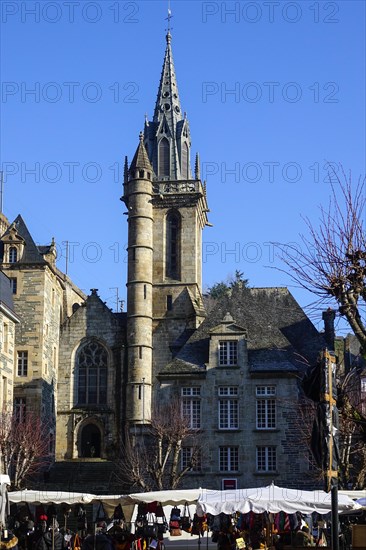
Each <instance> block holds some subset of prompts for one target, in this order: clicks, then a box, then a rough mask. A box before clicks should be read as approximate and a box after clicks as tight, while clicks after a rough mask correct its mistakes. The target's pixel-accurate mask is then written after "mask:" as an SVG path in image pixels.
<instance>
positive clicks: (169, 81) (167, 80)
mask: <svg viewBox="0 0 366 550" xmlns="http://www.w3.org/2000/svg"><path fill="white" fill-rule="evenodd" d="M171 42H172V35H171V34H170V31H168V33H167V35H166V44H167V45H166V50H165V56H164V63H163V69H162V72H161V77H160V84H159V91H158V97H157V99H156V104H155V111H154V122H158V121H159V120H161V119H162V117H163V116H164V115H165V116H166V118H167V121H168V123H169V126H170V129H171V130H173V128H174V127H175V125H176V123H177V121H179V120H182V110H181V107H180V101H179V94H178V85H177V79H176V76H175V69H174V62H173V54H172V47H171Z"/></svg>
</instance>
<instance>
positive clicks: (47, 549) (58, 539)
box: [34, 520, 66, 550]
mask: <svg viewBox="0 0 366 550" xmlns="http://www.w3.org/2000/svg"><path fill="white" fill-rule="evenodd" d="M45 524H46V525H45ZM65 548H66V544H65V539H64V537H63V535H62V533H60V531H59V528H58V523H57V521H55V520H54V521H53V523H52V526H51V527H50V528H49V529H47V523H46V521H45V520H43V521H42V525H41V534H40V536H39V538H38V539H37V540H36V541H35V544H34V550H51V549H52V550H65Z"/></svg>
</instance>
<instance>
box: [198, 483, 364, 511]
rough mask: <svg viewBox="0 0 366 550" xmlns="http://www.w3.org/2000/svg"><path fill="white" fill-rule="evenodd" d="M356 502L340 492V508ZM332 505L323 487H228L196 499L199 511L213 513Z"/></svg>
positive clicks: (322, 508)
mask: <svg viewBox="0 0 366 550" xmlns="http://www.w3.org/2000/svg"><path fill="white" fill-rule="evenodd" d="M355 507H357V505H356V504H355V503H354V502H353V501H352V500H351V499H350V498H349V497H348V496H346V495H339V496H338V510H339V511H344V510H352V509H354V508H355ZM331 509H332V506H331V495H330V493H325V492H324V491H301V490H296V489H286V488H284V487H277V486H276V485H269V486H267V487H259V488H254V489H236V490H233V491H231V490H226V491H211V490H208V489H207V490H205V491H203V492H202V494H201V495H200V498H199V499H198V502H197V513H198V514H199V515H203V514H205V513H210V514H212V515H214V516H216V515H218V514H220V513H222V512H223V513H225V514H233V513H235V512H241V513H243V514H245V513H247V512H251V511H252V512H255V513H257V514H261V513H263V512H272V513H277V512H281V511H282V512H287V513H288V514H292V513H294V512H302V513H303V514H310V513H311V512H318V513H319V514H327V513H328V512H330V511H331Z"/></svg>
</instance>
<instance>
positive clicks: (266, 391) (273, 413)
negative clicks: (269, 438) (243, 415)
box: [255, 386, 277, 430]
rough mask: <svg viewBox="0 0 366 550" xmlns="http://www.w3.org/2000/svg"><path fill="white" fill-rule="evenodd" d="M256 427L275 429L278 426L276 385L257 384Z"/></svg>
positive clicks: (259, 428) (258, 428)
mask: <svg viewBox="0 0 366 550" xmlns="http://www.w3.org/2000/svg"><path fill="white" fill-rule="evenodd" d="M255 394H256V398H257V400H256V415H255V422H256V429H257V430H274V429H276V427H277V410H276V399H275V397H276V386H256V389H255Z"/></svg>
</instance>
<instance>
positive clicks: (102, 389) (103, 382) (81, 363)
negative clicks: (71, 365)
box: [76, 342, 108, 405]
mask: <svg viewBox="0 0 366 550" xmlns="http://www.w3.org/2000/svg"><path fill="white" fill-rule="evenodd" d="M76 361H77V370H78V405H103V404H105V403H107V373H108V354H107V351H106V349H105V348H104V347H103V346H102V345H101V344H99V343H98V342H88V343H87V344H85V345H84V346H83V347H82V348H81V350H80V351H79V353H78V355H77V359H76Z"/></svg>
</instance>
